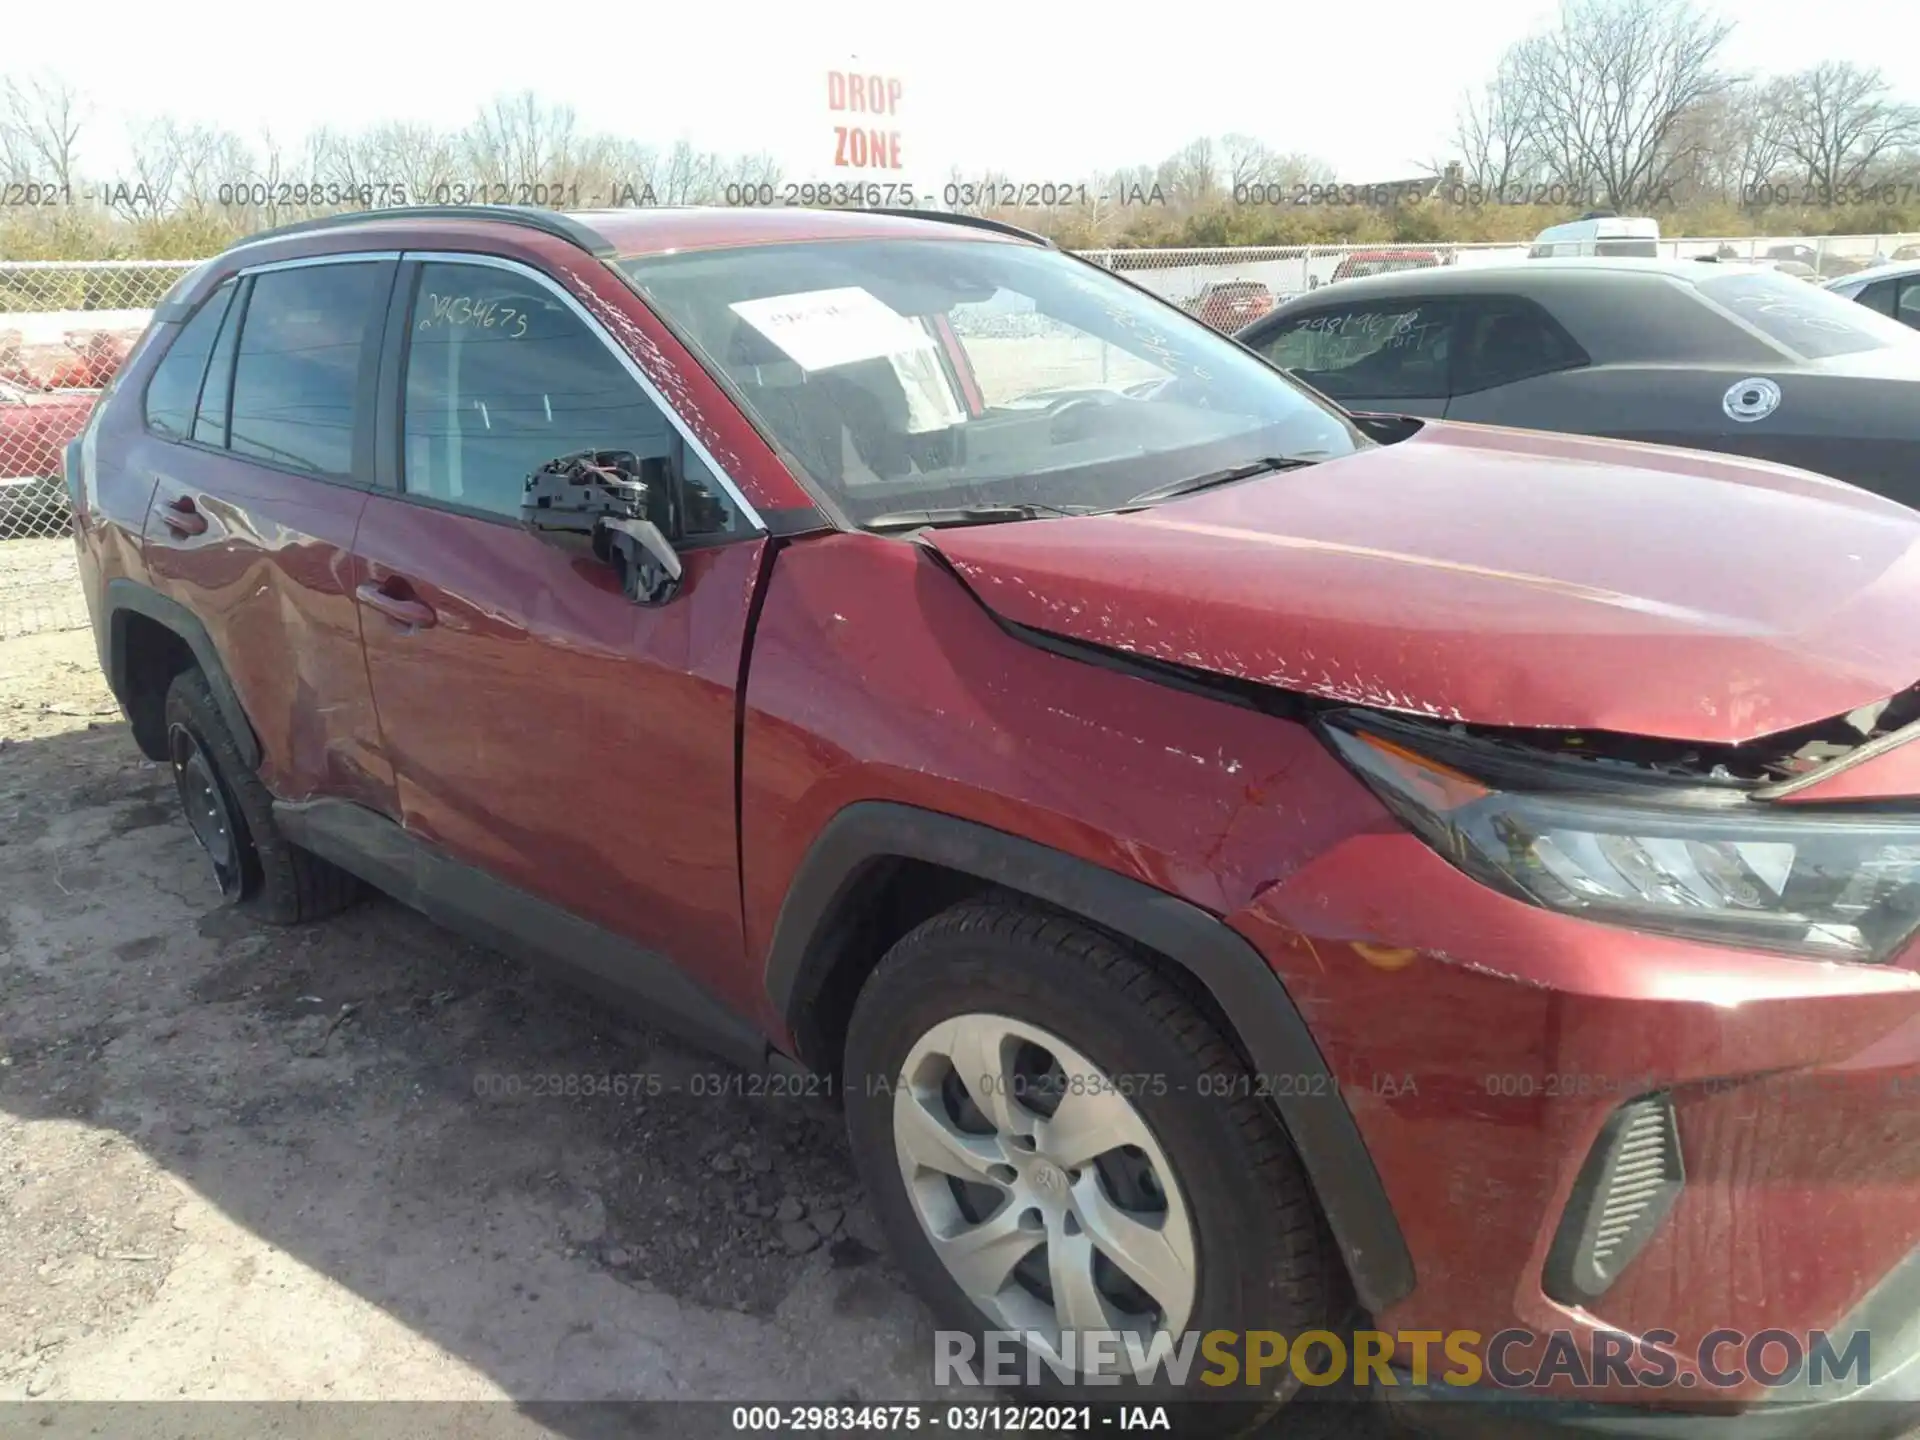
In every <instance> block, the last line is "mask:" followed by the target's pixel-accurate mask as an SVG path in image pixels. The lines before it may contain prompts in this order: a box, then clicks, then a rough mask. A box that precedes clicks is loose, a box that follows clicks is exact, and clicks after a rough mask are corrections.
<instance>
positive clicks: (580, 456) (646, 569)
mask: <svg viewBox="0 0 1920 1440" xmlns="http://www.w3.org/2000/svg"><path fill="white" fill-rule="evenodd" d="M660 468H662V469H664V465H661V466H660ZM644 473H645V469H644V462H643V461H642V460H641V459H640V457H639V456H637V455H636V454H634V453H633V452H632V451H630V450H581V451H577V452H575V453H574V454H571V455H562V456H560V457H559V458H558V459H554V460H549V461H548V462H547V463H546V464H545V465H543V466H541V467H540V468H539V469H538V470H536V471H534V472H533V474H531V475H529V476H528V477H527V483H526V494H525V496H524V497H523V498H522V500H521V502H520V519H521V523H523V524H524V525H525V526H526V527H527V528H528V529H529V530H532V531H534V532H535V533H536V534H538V533H549V534H552V533H559V534H578V535H585V536H587V537H589V538H590V540H591V542H592V545H593V553H594V555H595V556H596V557H597V558H598V559H599V560H600V561H601V562H602V563H603V564H608V565H611V566H613V567H614V569H615V570H616V571H617V572H618V573H619V575H620V584H621V589H622V590H623V591H624V592H625V594H626V596H627V598H628V599H629V600H632V601H634V602H635V603H636V604H641V605H664V604H665V603H666V602H667V601H669V600H671V599H672V598H673V597H674V595H675V594H677V593H678V592H679V589H680V577H681V566H680V557H679V556H678V555H677V554H676V553H675V552H674V549H673V545H672V543H671V542H670V541H669V540H668V539H667V536H666V534H665V532H664V531H663V530H662V528H661V526H660V523H659V521H658V520H656V518H655V516H656V514H657V515H659V516H661V517H662V518H668V517H670V515H671V496H670V495H669V494H668V493H667V487H666V486H665V485H664V484H662V485H659V486H656V485H654V484H653V483H651V482H649V481H647V480H645V479H643V478H642V476H643V475H644ZM669 523H671V522H670V519H669Z"/></svg>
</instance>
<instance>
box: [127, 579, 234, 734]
mask: <svg viewBox="0 0 1920 1440" xmlns="http://www.w3.org/2000/svg"><path fill="white" fill-rule="evenodd" d="M105 610H106V624H105V625H104V626H102V627H101V630H100V633H99V635H98V637H97V639H98V643H99V646H100V668H101V669H102V670H104V671H105V672H106V675H107V684H108V685H109V686H110V687H112V690H113V694H114V698H115V699H117V700H119V701H120V702H121V704H122V706H124V705H125V704H126V699H127V693H128V683H127V675H128V669H129V665H130V661H131V657H130V656H129V655H128V653H127V624H126V616H128V615H130V614H132V615H144V616H146V617H147V618H148V619H149V620H153V621H155V622H157V623H158V624H160V625H163V626H165V627H166V628H167V629H169V630H171V631H172V632H173V633H174V634H176V635H178V636H179V637H180V638H181V639H182V640H184V641H186V642H187V648H188V649H189V650H191V651H192V652H193V662H194V664H196V665H198V666H199V667H200V670H201V673H202V674H204V675H205V676H206V677H207V687H208V688H209V689H210V690H212V691H213V699H214V703H215V704H216V705H218V706H219V707H220V718H221V719H223V720H225V721H226V722H227V729H228V730H230V731H231V732H232V733H233V739H234V743H235V744H236V745H238V746H239V747H240V758H241V759H242V760H245V761H246V762H247V767H248V768H249V769H258V768H259V766H260V760H261V751H260V737H259V736H258V735H256V734H255V733H254V730H253V725H252V722H250V721H249V720H248V719H247V712H246V711H245V710H244V709H242V708H241V705H240V695H239V692H238V691H236V690H235V689H234V688H233V681H231V680H230V679H228V678H227V667H226V666H224V665H222V664H221V663H220V652H219V651H218V650H216V649H214V647H213V637H212V636H211V635H209V634H207V627H206V626H204V625H202V624H201V623H200V621H199V619H198V618H197V617H196V616H195V615H194V613H193V612H192V611H191V610H189V609H187V607H186V606H184V605H182V604H181V603H180V602H179V601H177V600H169V599H168V598H167V597H166V596H165V595H162V594H161V593H160V592H159V591H158V590H155V589H152V588H151V587H149V586H146V585H142V584H140V582H139V581H137V580H128V579H126V578H125V577H119V578H116V579H113V580H109V581H108V582H107V594H106V605H105Z"/></svg>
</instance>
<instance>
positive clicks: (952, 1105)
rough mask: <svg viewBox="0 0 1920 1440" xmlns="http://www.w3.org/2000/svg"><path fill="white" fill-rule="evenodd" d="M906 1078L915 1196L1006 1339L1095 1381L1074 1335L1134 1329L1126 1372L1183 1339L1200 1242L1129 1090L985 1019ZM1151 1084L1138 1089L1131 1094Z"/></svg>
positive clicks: (953, 1032) (945, 1028)
mask: <svg viewBox="0 0 1920 1440" xmlns="http://www.w3.org/2000/svg"><path fill="white" fill-rule="evenodd" d="M901 1077H902V1081H903V1083H902V1084H901V1085H900V1086H899V1087H898V1088H897V1089H896V1090H895V1092H894V1096H893V1137H894V1148H895V1152H896V1154H897V1156H898V1159H899V1162H900V1170H901V1175H902V1178H903V1179H904V1180H905V1182H906V1190H907V1194H908V1196H909V1198H910V1200H911V1202H912V1205H913V1209H914V1212H915V1214H916V1215H917V1216H918V1218H919V1220H920V1224H921V1226H922V1227H923V1229H924V1230H925V1231H926V1234H927V1238H928V1240H929V1241H930V1242H931V1243H932V1246H933V1249H934V1253H935V1254H936V1255H937V1256H939V1258H940V1262H941V1264H942V1265H944V1266H945V1267H946V1270H947V1273H948V1274H949V1275H950V1276H951V1277H952V1278H953V1280H954V1281H955V1283H956V1284H958V1285H959V1287H960V1289H961V1290H962V1291H963V1292H964V1293H965V1294H966V1296H967V1298H968V1299H969V1300H971V1301H972V1302H973V1304H974V1305H975V1306H976V1307H977V1308H978V1309H979V1310H980V1312H981V1314H982V1315H984V1316H985V1317H986V1319H987V1321H988V1323H989V1324H990V1325H991V1326H992V1327H994V1328H997V1329H1004V1330H1012V1331H1017V1332H1020V1334H1021V1336H1022V1338H1023V1339H1025V1340H1026V1342H1027V1343H1028V1344H1029V1345H1030V1346H1031V1347H1033V1348H1034V1349H1036V1350H1038V1351H1040V1352H1041V1358H1043V1359H1044V1360H1046V1362H1047V1363H1048V1364H1049V1365H1050V1366H1053V1367H1060V1368H1062V1369H1064V1368H1065V1367H1066V1366H1068V1365H1069V1364H1072V1365H1074V1366H1075V1367H1076V1368H1084V1367H1083V1366H1082V1364H1081V1357H1082V1355H1084V1353H1085V1352H1084V1350H1081V1349H1080V1348H1079V1346H1075V1347H1073V1348H1071V1349H1070V1348H1069V1346H1068V1342H1067V1339H1066V1337H1067V1335H1068V1334H1069V1333H1078V1334H1081V1335H1087V1334H1090V1333H1092V1332H1106V1333H1109V1334H1120V1335H1122V1336H1123V1337H1124V1335H1125V1334H1126V1332H1132V1333H1133V1334H1134V1335H1136V1336H1138V1337H1139V1340H1140V1345H1139V1346H1138V1348H1136V1347H1134V1346H1132V1345H1125V1346H1124V1348H1121V1347H1120V1346H1116V1347H1114V1348H1115V1351H1116V1358H1117V1359H1118V1361H1119V1363H1120V1364H1121V1366H1122V1368H1123V1369H1128V1370H1131V1369H1132V1368H1133V1367H1132V1365H1131V1363H1130V1359H1129V1357H1130V1356H1132V1355H1136V1354H1137V1355H1145V1353H1146V1350H1147V1346H1148V1345H1149V1344H1150V1343H1151V1340H1152V1337H1153V1336H1154V1334H1155V1333H1156V1332H1166V1333H1167V1334H1169V1335H1170V1336H1171V1337H1172V1338H1173V1339H1175V1340H1176V1341H1177V1340H1178V1338H1179V1335H1180V1332H1181V1331H1182V1330H1184V1329H1185V1327H1186V1324H1187V1321H1188V1319H1189V1318H1190V1317H1191V1315H1192V1313H1193V1306H1194V1299H1195V1293H1196V1290H1197V1281H1198V1262H1197V1257H1196V1251H1195V1244H1194V1229H1193V1224H1192V1222H1191V1220H1190V1219H1189V1218H1188V1215H1187V1207H1186V1204H1185V1201H1184V1200H1183V1198H1182V1196H1181V1192H1180V1186H1179V1183H1178V1181H1177V1178H1176V1177H1175V1175H1174V1174H1173V1170H1172V1167H1171V1165H1170V1164H1169V1163H1168V1160H1167V1157H1166V1153H1165V1151H1164V1150H1163V1149H1162V1148H1161V1146H1160V1144H1159V1142H1158V1141H1157V1140H1156V1139H1155V1138H1154V1135H1153V1133H1152V1131H1151V1130H1150V1129H1149V1128H1148V1126H1147V1123H1146V1121H1145V1120H1144V1119H1143V1118H1142V1116H1141V1115H1140V1112H1139V1111H1138V1110H1137V1109H1136V1108H1135V1107H1134V1104H1133V1102H1132V1100H1131V1099H1130V1098H1129V1087H1127V1086H1123V1085H1122V1084H1120V1083H1118V1082H1116V1081H1115V1080H1114V1079H1112V1078H1111V1077H1109V1076H1108V1075H1106V1074H1105V1073H1104V1072H1103V1071H1101V1070H1100V1068H1099V1067H1098V1066H1096V1065H1094V1064H1093V1063H1092V1062H1091V1061H1090V1060H1088V1059H1087V1058H1086V1056H1084V1055H1082V1054H1081V1053H1080V1052H1079V1051H1078V1050H1076V1049H1074V1048H1073V1046H1071V1045H1069V1044H1068V1043H1067V1042H1066V1041H1064V1040H1062V1039H1061V1038H1060V1037H1059V1036H1057V1035H1054V1034H1051V1033H1049V1032H1048V1031H1046V1030H1043V1029H1041V1028H1040V1027H1038V1026H1035V1025H1030V1024H1027V1023H1026V1022H1024V1021H1020V1020H1013V1019H1009V1018H1007V1017H1006V1016H1001V1015H984V1014H967V1015H960V1016H956V1017H954V1018H952V1019H949V1020H945V1021H942V1022H941V1023H940V1024H939V1025H936V1026H935V1027H934V1028H933V1029H932V1030H930V1031H928V1032H927V1033H926V1034H925V1035H923V1036H922V1037H921V1038H920V1039H919V1041H917V1042H916V1043H915V1044H914V1046H913V1048H912V1049H911V1050H910V1051H909V1052H908V1055H907V1059H906V1063H905V1064H904V1065H903V1066H902V1067H901ZM1150 1078H1151V1077H1130V1079H1131V1080H1133V1081H1134V1082H1137V1088H1135V1089H1133V1091H1132V1093H1139V1092H1140V1090H1141V1089H1144V1088H1145V1087H1146V1085H1147V1082H1148V1081H1149V1080H1150ZM1084 1343H1085V1342H1084V1341H1082V1342H1080V1344H1081V1345H1084ZM1123 1343H1124V1342H1123ZM1141 1373H1144V1367H1143V1370H1142V1372H1141Z"/></svg>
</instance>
